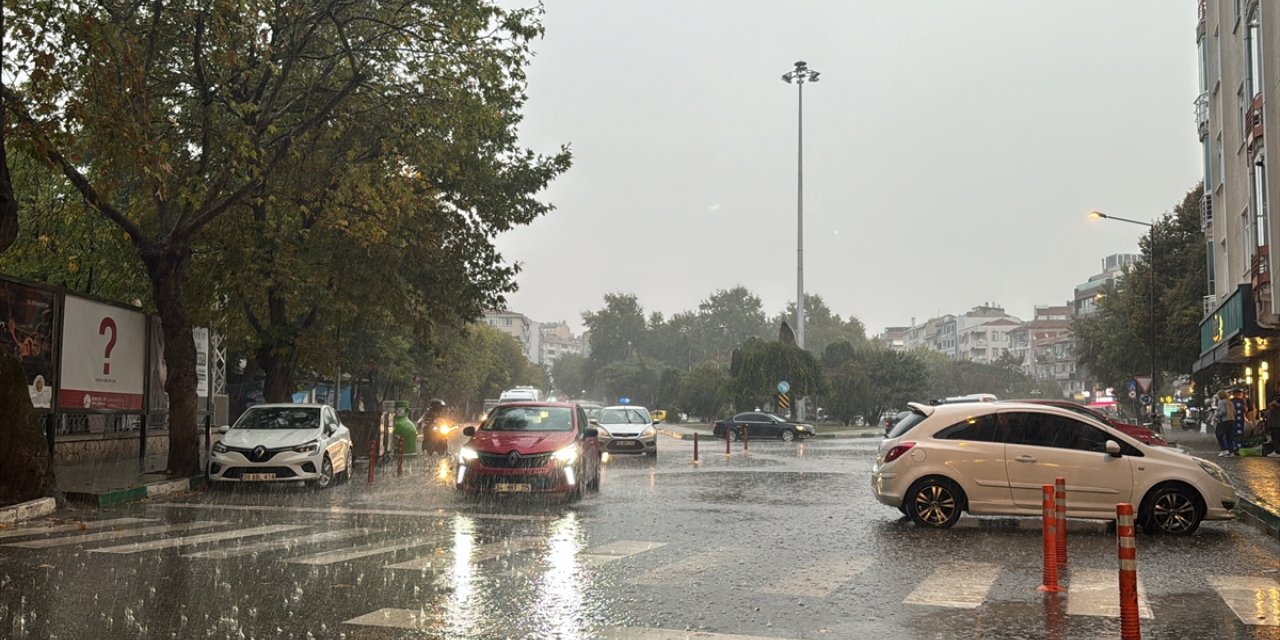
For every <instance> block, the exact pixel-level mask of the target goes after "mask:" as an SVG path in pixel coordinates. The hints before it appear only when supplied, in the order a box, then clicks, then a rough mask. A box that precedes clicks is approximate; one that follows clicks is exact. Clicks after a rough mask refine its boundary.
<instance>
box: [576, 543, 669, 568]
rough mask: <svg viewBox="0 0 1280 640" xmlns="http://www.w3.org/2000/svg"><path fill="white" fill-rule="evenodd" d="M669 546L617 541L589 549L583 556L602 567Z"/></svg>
mask: <svg viewBox="0 0 1280 640" xmlns="http://www.w3.org/2000/svg"><path fill="white" fill-rule="evenodd" d="M665 546H667V543H665V542H646V541H643V540H617V541H615V542H610V543H609V544H606V545H601V546H599V547H596V548H594V549H588V550H587V552H586V553H584V554H582V560H583V561H584V562H586V563H587V564H589V565H592V566H600V565H602V564H608V563H610V562H613V561H614V560H621V559H623V558H627V557H630V556H634V555H637V554H641V553H644V552H646V551H653V550H654V549H658V548H660V547H665Z"/></svg>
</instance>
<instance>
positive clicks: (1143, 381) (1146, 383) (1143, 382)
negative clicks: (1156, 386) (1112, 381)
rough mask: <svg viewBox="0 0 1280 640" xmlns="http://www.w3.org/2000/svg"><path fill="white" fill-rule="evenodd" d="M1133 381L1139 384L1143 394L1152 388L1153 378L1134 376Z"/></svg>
mask: <svg viewBox="0 0 1280 640" xmlns="http://www.w3.org/2000/svg"><path fill="white" fill-rule="evenodd" d="M1133 380H1134V382H1137V383H1138V388H1139V389H1141V390H1142V392H1143V393H1146V392H1147V389H1150V388H1151V376H1134V377H1133Z"/></svg>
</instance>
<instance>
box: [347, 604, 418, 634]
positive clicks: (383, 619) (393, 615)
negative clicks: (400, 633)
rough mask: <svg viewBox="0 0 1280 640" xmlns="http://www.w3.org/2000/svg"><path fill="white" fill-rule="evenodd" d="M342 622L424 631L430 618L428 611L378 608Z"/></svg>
mask: <svg viewBox="0 0 1280 640" xmlns="http://www.w3.org/2000/svg"><path fill="white" fill-rule="evenodd" d="M342 624H350V625H359V626H363V627H387V628H390V629H413V630H415V631H423V630H425V629H426V628H427V627H428V626H429V625H430V619H429V618H428V617H427V615H426V612H424V611H422V610H421V609H419V610H416V611H415V610H413V609H390V608H388V609H378V610H377V611H374V612H373V613H366V614H364V615H362V616H359V617H357V618H352V619H350V620H347V621H346V622H343V623H342Z"/></svg>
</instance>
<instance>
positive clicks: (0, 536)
mask: <svg viewBox="0 0 1280 640" xmlns="http://www.w3.org/2000/svg"><path fill="white" fill-rule="evenodd" d="M140 522H155V518H112V519H111V520H90V521H89V522H72V523H70V524H42V525H37V526H31V527H21V528H18V529H9V530H5V531H0V540H4V539H6V538H20V537H22V536H35V535H41V534H45V533H62V532H64V531H88V530H92V529H104V528H107V527H117V526H120V525H125V524H138V523H140Z"/></svg>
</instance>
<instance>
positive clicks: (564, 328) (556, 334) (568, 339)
mask: <svg viewBox="0 0 1280 640" xmlns="http://www.w3.org/2000/svg"><path fill="white" fill-rule="evenodd" d="M539 333H540V334H541V336H542V343H541V348H540V350H539V352H538V363H539V364H542V365H546V366H547V367H550V366H551V365H552V364H553V363H555V361H556V359H557V358H559V357H560V356H562V355H565V354H567V353H572V354H577V355H582V350H583V349H582V340H581V339H580V338H577V337H575V336H574V335H573V330H572V329H570V328H569V323H567V322H548V323H543V324H542V325H541V326H540V329H539Z"/></svg>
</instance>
